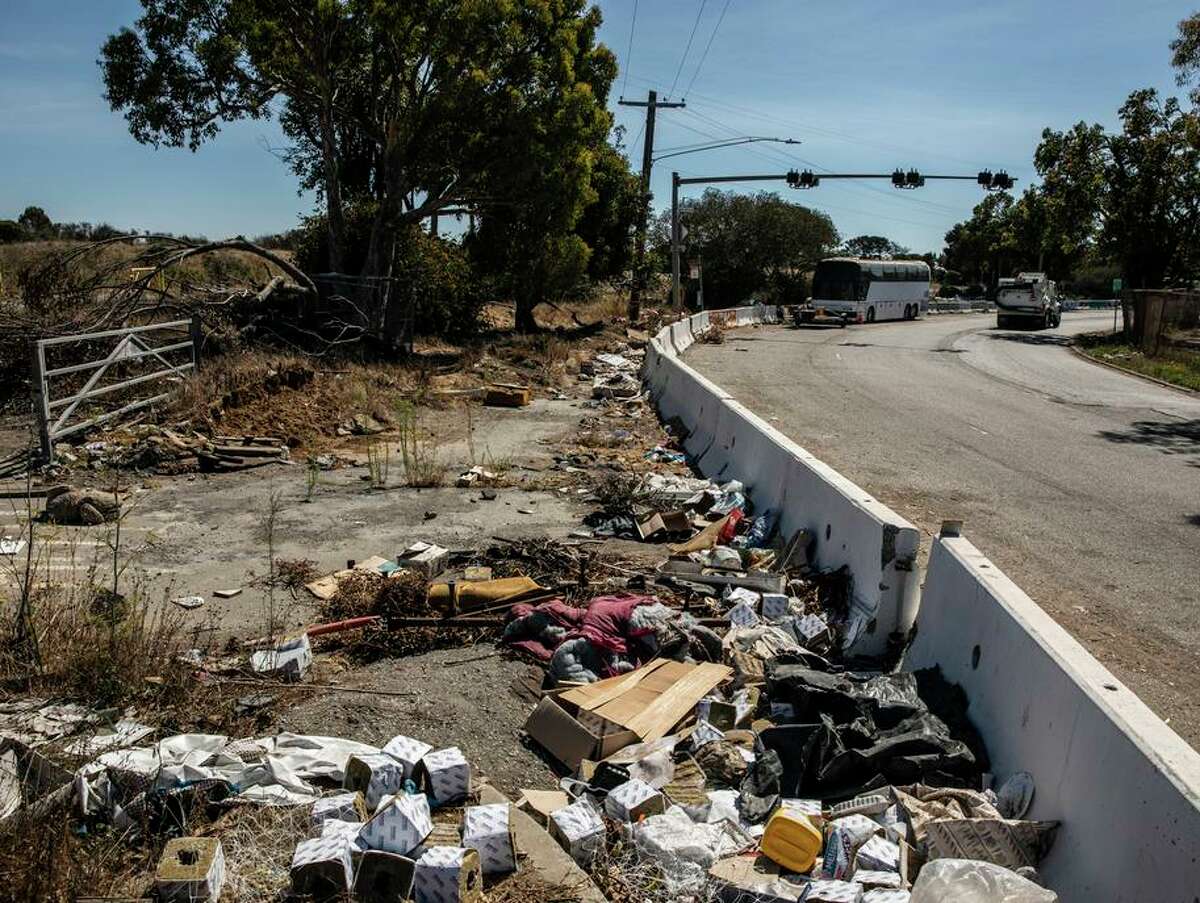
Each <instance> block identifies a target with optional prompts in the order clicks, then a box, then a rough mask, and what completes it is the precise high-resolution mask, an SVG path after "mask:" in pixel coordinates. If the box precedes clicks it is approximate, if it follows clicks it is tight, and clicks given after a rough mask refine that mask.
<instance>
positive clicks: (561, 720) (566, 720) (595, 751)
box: [525, 696, 637, 769]
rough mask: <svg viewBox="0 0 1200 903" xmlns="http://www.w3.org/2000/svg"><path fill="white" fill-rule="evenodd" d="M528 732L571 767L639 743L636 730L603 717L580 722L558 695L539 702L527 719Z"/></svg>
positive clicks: (526, 730) (559, 759)
mask: <svg viewBox="0 0 1200 903" xmlns="http://www.w3.org/2000/svg"><path fill="white" fill-rule="evenodd" d="M597 722H599V723H597ZM525 732H526V733H527V734H529V736H530V737H532V738H533V739H534V740H536V741H537V742H538V743H540V744H541V745H542V747H543V748H545V750H546V751H547V752H549V753H550V754H551V755H552V756H554V758H556V759H558V761H560V762H562V763H563V764H564V765H566V766H567V767H568V768H571V769H576V768H578V767H579V763H580V762H582V761H583V760H584V759H603V758H605V757H607V756H609V755H611V754H612V753H614V752H616V751H617V750H618V749H622V748H623V747H626V746H628V745H629V744H631V743H636V742H637V734H635V733H634V732H633V731H630V730H625V729H623V728H621V727H620V726H618V725H615V724H612V723H611V722H606V721H604V720H603V719H589V722H588V724H587V725H585V724H583V723H581V722H579V721H577V720H576V719H575V718H574V717H573V716H572V715H571V714H569V713H568V712H567V710H566V709H564V708H563V707H562V705H561V704H560V703H559V701H558V697H555V696H546V697H544V698H543V699H542V701H541V702H539V703H538V705H537V708H535V709H534V710H533V714H531V715H530V716H529V719H528V720H527V721H526V722H525Z"/></svg>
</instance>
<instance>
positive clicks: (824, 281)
mask: <svg viewBox="0 0 1200 903" xmlns="http://www.w3.org/2000/svg"><path fill="white" fill-rule="evenodd" d="M812 306H813V307H814V308H825V310H826V311H827V312H829V313H831V314H835V315H837V316H842V317H845V318H846V319H847V320H849V321H850V322H852V323H874V322H875V321H876V320H915V319H916V318H917V317H919V316H920V315H921V314H922V312H924V311H925V310H927V309H928V307H929V265H928V264H927V263H925V262H924V261H923V260H860V259H858V258H854V257H831V258H829V259H828V260H822V261H821V262H820V263H818V264H817V269H816V271H815V272H814V273H813V284H812Z"/></svg>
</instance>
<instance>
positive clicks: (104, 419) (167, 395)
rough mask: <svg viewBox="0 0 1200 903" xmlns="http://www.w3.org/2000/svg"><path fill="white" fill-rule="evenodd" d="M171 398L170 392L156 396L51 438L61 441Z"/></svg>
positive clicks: (56, 432)
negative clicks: (65, 437) (64, 437)
mask: <svg viewBox="0 0 1200 903" xmlns="http://www.w3.org/2000/svg"><path fill="white" fill-rule="evenodd" d="M170 397H171V393H170V392H163V393H162V394H161V395H155V396H154V397H153V398H147V399H145V400H143V401H135V402H133V403H132V404H127V405H125V407H123V408H118V409H117V410H115V411H110V412H109V413H107V414H101V415H100V416H99V417H93V418H92V419H91V420H85V421H84V422H83V423H77V424H75V426H69V427H67V428H66V429H62V430H56V431H55V432H54V433H53V435H52V436H51V438H52V439H61V438H62V437H63V436H71V435H74V434H75V433H79V432H82V431H83V430H86V429H89V428H90V427H93V426H97V425H99V424H101V423H107V422H108V421H109V420H112V419H113V418H114V417H120V416H121V415H122V414H130V413H132V412H134V411H140V410H141V409H142V408H144V407H148V406H149V405H152V404H157V403H158V402H160V401H166V400H167V399H168V398H170Z"/></svg>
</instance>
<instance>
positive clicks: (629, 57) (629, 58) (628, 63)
mask: <svg viewBox="0 0 1200 903" xmlns="http://www.w3.org/2000/svg"><path fill="white" fill-rule="evenodd" d="M637 11H638V0H633V21H632V22H630V23H629V49H628V50H626V51H625V81H624V82H623V83H622V84H621V96H622V97H624V96H625V91H626V89H627V88H628V87H629V70H630V69H631V68H632V67H633V31H634V29H635V28H637Z"/></svg>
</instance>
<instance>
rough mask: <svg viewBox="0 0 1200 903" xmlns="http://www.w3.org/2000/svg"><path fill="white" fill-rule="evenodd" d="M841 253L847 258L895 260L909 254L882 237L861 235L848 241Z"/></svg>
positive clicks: (904, 249)
mask: <svg viewBox="0 0 1200 903" xmlns="http://www.w3.org/2000/svg"><path fill="white" fill-rule="evenodd" d="M841 253H843V254H845V255H846V256H847V257H868V258H875V259H878V260H893V259H895V258H897V257H901V256H903V255H905V254H908V253H909V250H908V248H905V247H903V246H902V245H898V244H896V243H895V242H894V241H892V240H891V239H890V238H885V237H884V236H882V235H859V236H857V237H855V238H848V239H846V241H845V243H844V244H843V245H842V248H841Z"/></svg>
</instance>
